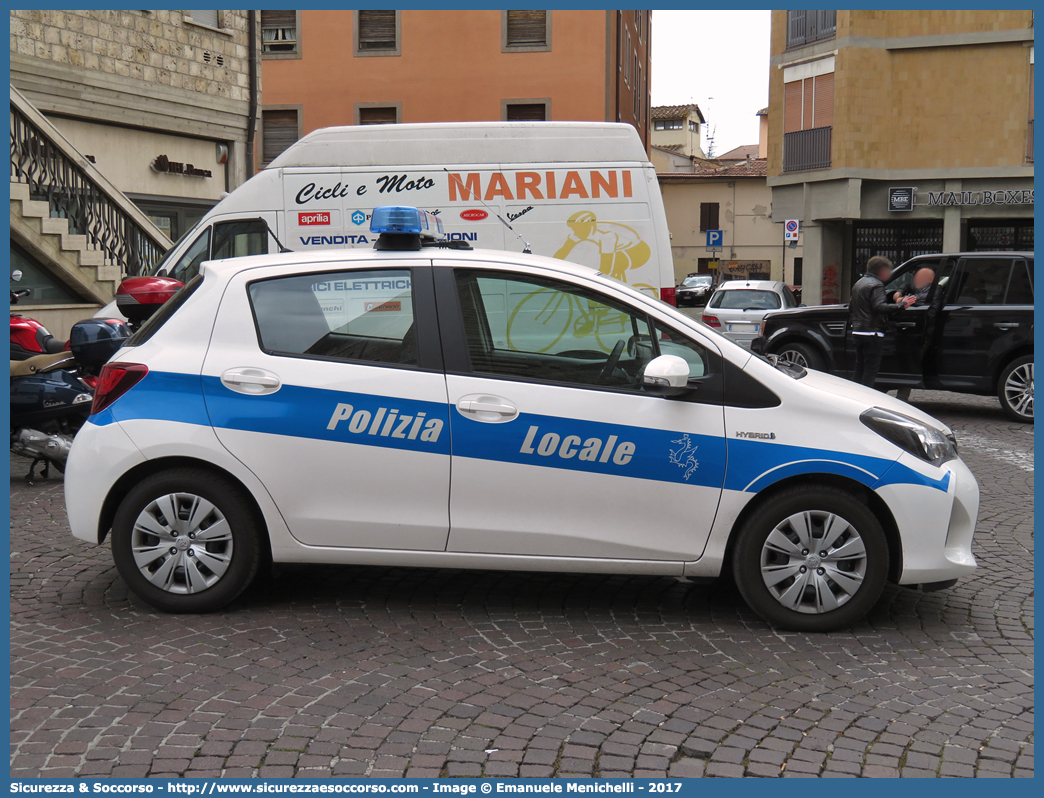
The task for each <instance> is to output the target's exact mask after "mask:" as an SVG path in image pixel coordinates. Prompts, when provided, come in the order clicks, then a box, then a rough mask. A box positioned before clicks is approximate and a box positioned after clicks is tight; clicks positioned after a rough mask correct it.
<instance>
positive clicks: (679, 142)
mask: <svg viewBox="0 0 1044 798" xmlns="http://www.w3.org/2000/svg"><path fill="white" fill-rule="evenodd" d="M650 116H651V117H652V132H651V138H650V139H649V141H650V143H651V144H652V146H654V147H659V148H660V149H662V150H666V151H668V152H674V153H677V154H678V155H681V156H683V157H688V158H706V157H707V154H706V153H705V152H704V151H703V143H702V136H703V125H705V124H706V122H707V120H706V119H704V118H703V112H702V111H700V107H699V106H698V105H657V106H654V107H653V108H652V111H651V113H650Z"/></svg>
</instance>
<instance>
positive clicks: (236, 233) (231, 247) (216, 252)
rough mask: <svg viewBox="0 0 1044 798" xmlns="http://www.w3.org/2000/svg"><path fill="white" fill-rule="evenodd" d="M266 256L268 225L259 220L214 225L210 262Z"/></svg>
mask: <svg viewBox="0 0 1044 798" xmlns="http://www.w3.org/2000/svg"><path fill="white" fill-rule="evenodd" d="M267 254H268V225H266V224H265V223H264V222H263V221H261V220H260V219H243V220H240V221H235V222H222V223H220V224H216V225H214V249H213V254H212V255H211V256H210V259H211V260H220V259H222V258H242V257H245V256H247V255H267Z"/></svg>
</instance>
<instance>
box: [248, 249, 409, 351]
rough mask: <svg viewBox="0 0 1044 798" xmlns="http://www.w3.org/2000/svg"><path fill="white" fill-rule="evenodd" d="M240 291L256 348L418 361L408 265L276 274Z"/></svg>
mask: <svg viewBox="0 0 1044 798" xmlns="http://www.w3.org/2000/svg"><path fill="white" fill-rule="evenodd" d="M247 291H248V295H249V297H250V306H251V308H252V310H253V312H254V319H255V321H256V323H257V332H258V339H259V341H260V344H261V348H262V349H264V350H265V351H266V352H269V353H270V354H273V355H298V356H305V357H315V358H323V359H333V360H346V361H363V362H370V363H394V364H401V365H417V363H418V354H417V332H416V324H415V319H414V312H413V308H414V304H413V282H412V279H411V273H410V271H409V270H408V269H380V270H373V271H343V272H327V273H323V274H305V275H296V276H293V277H278V278H273V279H269V280H259V281H257V282H254V283H251V284H250V286H249V287H248V289H247Z"/></svg>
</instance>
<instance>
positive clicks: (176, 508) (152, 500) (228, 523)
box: [112, 468, 262, 612]
mask: <svg viewBox="0 0 1044 798" xmlns="http://www.w3.org/2000/svg"><path fill="white" fill-rule="evenodd" d="M261 551H262V546H261V539H260V534H259V525H258V523H257V519H256V513H255V512H254V511H253V510H252V507H251V505H250V502H249V500H248V499H247V498H246V497H245V496H244V495H243V493H242V491H241V490H240V489H239V488H238V487H236V486H235V485H233V484H232V483H231V482H229V481H228V480H226V479H223V478H222V477H219V476H216V475H214V474H213V473H211V472H209V471H204V470H202V469H197V468H177V469H171V470H169V471H163V472H160V473H158V474H154V475H152V476H151V477H148V478H146V479H144V480H143V481H142V482H141V483H139V484H138V485H137V486H136V487H135V488H134V489H133V490H131V491H130V493H128V494H127V496H126V498H125V499H124V500H123V502H122V503H121V504H120V507H119V509H118V510H117V511H116V517H115V518H114V519H113V524H112V556H113V560H114V561H115V563H116V568H117V570H118V571H119V573H120V576H122V577H123V580H124V581H125V582H126V583H127V585H128V587H130V589H131V590H132V591H134V593H135V594H137V595H138V596H139V597H140V598H141V599H143V600H144V601H146V602H148V603H149V604H151V605H152V606H153V607H156V608H157V609H159V610H162V611H164V612H210V611H212V610H216V609H219V608H221V607H223V606H224V605H226V604H228V603H229V602H230V601H232V600H233V599H234V598H236V597H237V596H238V595H239V594H240V593H242V592H243V591H244V590H245V589H246V588H247V586H248V585H249V584H250V583H251V582H252V581H253V579H254V576H255V575H256V574H257V570H258V566H259V564H260V560H261Z"/></svg>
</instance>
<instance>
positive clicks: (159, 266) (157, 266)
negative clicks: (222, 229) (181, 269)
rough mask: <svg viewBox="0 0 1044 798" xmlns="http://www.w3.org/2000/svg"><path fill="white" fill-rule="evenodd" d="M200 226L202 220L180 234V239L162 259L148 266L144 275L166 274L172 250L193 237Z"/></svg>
mask: <svg viewBox="0 0 1044 798" xmlns="http://www.w3.org/2000/svg"><path fill="white" fill-rule="evenodd" d="M202 224H203V220H202V219H200V220H199V221H198V222H196V223H195V224H194V225H193V226H192V227H190V228H189V229H188V230H186V231H185V232H184V233H182V234H181V237H180V238H178V240H177V241H175V242H174V243H173V244H171V245H170V249H168V250H167V251H166V252H164V253H163V257H161V258H160V259H159V260H158V261H156V262H155V263H154V264H152V265H151V266H149V267H148V269H146V273H147V274H148V275H149V276H152V277H155V276H156V275H158V274H161V273H162V272H167V271H168V270H169V269H170V265H171V264H170V256H171V255H173V254H174V250H176V249H177V248H178V247H179V246H181V242H182V241H184V240H185V239H186V238H188V237H189V236H190V235H193V234H194V233H195V232H196V230H198V229H199V227H200V225H202Z"/></svg>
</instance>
